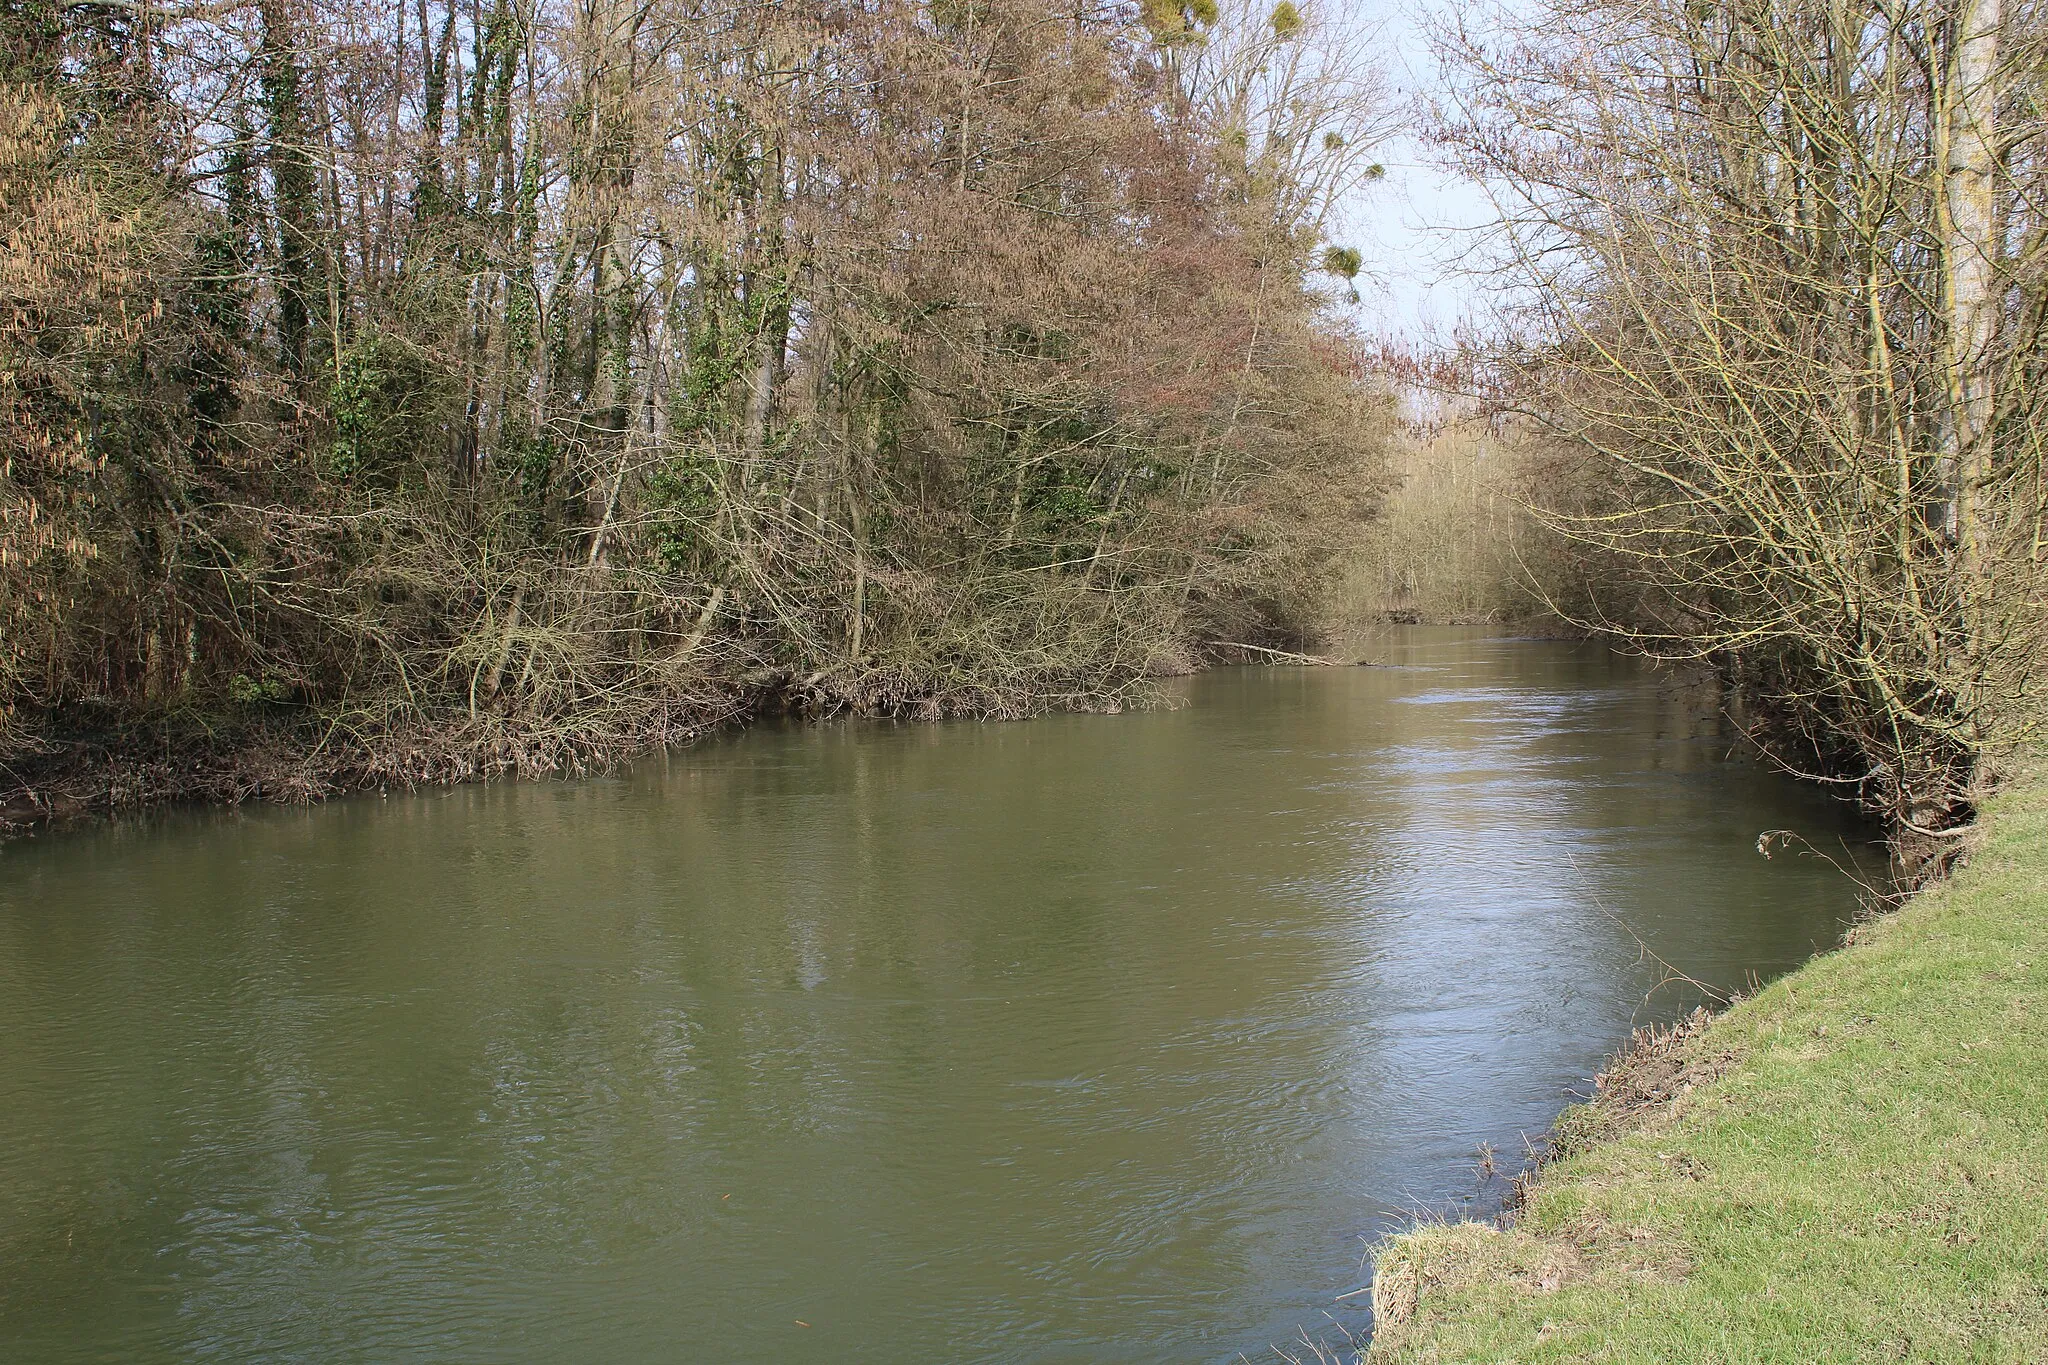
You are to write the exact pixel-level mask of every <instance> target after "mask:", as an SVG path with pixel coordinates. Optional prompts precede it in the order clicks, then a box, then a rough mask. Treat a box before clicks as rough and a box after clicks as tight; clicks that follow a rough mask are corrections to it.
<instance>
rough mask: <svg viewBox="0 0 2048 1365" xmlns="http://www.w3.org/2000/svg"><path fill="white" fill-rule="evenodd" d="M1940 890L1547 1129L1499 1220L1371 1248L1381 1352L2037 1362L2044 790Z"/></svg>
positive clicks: (1386, 1357) (2012, 808)
mask: <svg viewBox="0 0 2048 1365" xmlns="http://www.w3.org/2000/svg"><path fill="white" fill-rule="evenodd" d="M1986 817H1987V818H1986V819H1985V821H1984V829H1985V831H1986V834H1985V841H1984V843H1983V845H1982V847H1981V848H1980V849H1979V850H1978V852H1977V853H1976V854H1975V856H1974V857H1973V858H1972V859H1971V861H1970V862H1969V863H1968V865H1967V866H1965V867H1964V868H1963V869H1962V870H1961V871H1960V872H1959V873H1958V874H1957V875H1956V876H1955V877H1954V878H1953V879H1952V880H1950V881H1948V882H1947V883H1944V884H1942V885H1939V886H1936V887H1934V888H1932V889H1930V890H1928V891H1926V892H1924V893H1922V894H1921V895H1920V896H1919V897H1917V898H1916V899H1915V900H1913V901H1912V902H1910V903H1909V904H1908V905H1907V906H1906V907H1905V908H1904V909H1902V910H1900V911H1899V912H1898V913H1897V914H1894V915H1891V916H1889V917H1887V918H1885V919H1882V920H1879V921H1876V922H1873V923H1871V924H1868V925H1865V926H1863V927H1861V928H1859V929H1858V930H1857V931H1856V932H1855V933H1854V934H1853V935H1852V936H1851V942H1850V944H1849V945H1848V946H1846V947H1845V948H1843V949H1842V950H1841V951H1839V952H1836V953H1832V954H1829V955H1827V956H1824V957H1821V958H1818V959H1816V960H1815V961H1813V962H1811V963H1809V964H1808V965H1807V966H1805V967H1804V968H1802V969H1800V970H1799V971H1796V972H1793V973H1792V974H1790V975H1789V976H1786V977H1784V978H1783V979H1781V980H1780V981H1778V982H1777V983H1776V984H1774V985H1772V986H1771V987H1769V988H1768V989H1766V990H1764V991H1761V992H1759V993H1758V994H1757V995H1756V996H1755V997H1753V998H1751V999H1749V1000H1747V1001H1745V1002H1743V1003H1742V1004H1740V1005H1738V1006H1737V1007H1736V1008H1734V1009H1732V1010H1730V1011H1728V1012H1727V1013H1726V1014H1725V1015H1722V1016H1721V1017H1719V1018H1717V1019H1714V1020H1712V1021H1704V1020H1702V1021H1700V1022H1699V1023H1698V1024H1695V1025H1693V1026H1690V1027H1684V1028H1681V1029H1680V1030H1679V1032H1678V1034H1677V1035H1676V1036H1675V1037H1672V1038H1669V1039H1666V1040H1662V1041H1661V1042H1658V1043H1653V1044H1652V1045H1650V1046H1648V1047H1645V1048H1641V1049H1638V1050H1637V1052H1636V1053H1634V1054H1632V1055H1631V1056H1630V1057H1626V1058H1624V1059H1622V1060H1621V1061H1620V1062H1618V1063H1617V1065H1616V1067H1615V1068H1614V1069H1613V1070H1612V1071H1611V1072H1610V1073H1609V1076H1608V1077H1607V1078H1605V1079H1604V1082H1603V1085H1602V1093H1601V1095H1600V1096H1599V1097H1598V1098H1596V1099H1595V1100H1594V1101H1593V1102H1592V1103H1590V1104H1589V1105H1586V1106H1582V1107H1579V1108H1576V1109H1574V1110H1571V1111H1568V1112H1567V1114H1566V1115H1565V1117H1564V1118H1563V1119H1562V1120H1561V1121H1560V1123H1559V1126H1558V1130H1557V1137H1556V1145H1555V1155H1556V1157H1557V1160H1556V1161H1555V1163H1554V1164H1552V1165H1550V1166H1548V1167H1547V1168H1545V1169H1544V1170H1543V1172H1542V1173H1541V1174H1540V1176H1538V1177H1537V1178H1536V1179H1535V1180H1534V1181H1533V1183H1532V1184H1531V1186H1530V1189H1529V1192H1528V1198H1527V1200H1526V1203H1525V1204H1524V1206H1523V1208H1522V1209H1521V1211H1520V1213H1519V1215H1518V1216H1517V1217H1516V1218H1515V1219H1514V1221H1513V1224H1512V1226H1511V1227H1508V1228H1505V1229H1502V1228H1498V1227H1495V1226H1492V1225H1486V1224H1474V1223H1464V1224H1451V1225H1440V1226H1426V1227H1422V1228H1419V1229H1417V1230H1415V1231H1413V1232H1411V1233H1408V1234H1406V1235H1405V1236H1402V1237H1398V1238H1395V1239H1393V1240H1392V1241H1391V1242H1390V1243H1388V1244H1387V1245H1386V1246H1385V1247H1384V1248H1383V1250H1382V1251H1381V1253H1380V1256H1379V1261H1378V1276H1377V1280H1376V1284H1375V1290H1374V1307H1375V1310H1376V1313H1377V1316H1378V1327H1377V1334H1376V1338H1375V1340H1374V1342H1373V1345H1372V1347H1371V1349H1370V1351H1368V1352H1367V1354H1366V1357H1365V1359H1366V1360H1367V1361H1369V1362H1373V1365H1380V1363H1381V1362H1384V1363H1385V1365H1393V1363H1394V1362H1424V1361H1428V1362H1449V1361H1485V1362H1488V1363H1489V1365H1498V1363H1502V1362H1538V1361H1694V1362H1716V1361H1719V1362H1766V1361H1769V1362H1778V1361H1782V1362H1787V1363H1788V1365H1790V1363H1791V1362H1798V1363H1799V1365H1808V1363H1809V1362H1821V1361H1866V1360H1917V1361H1943V1362H1952V1361H2039V1360H2042V1359H2048V1205H2044V1202H2043V1200H2042V1198H2041V1190H2042V1188H2043V1186H2044V1182H2043V1175H2044V1172H2048V1062H2044V1059H2048V788H2044V787H2043V786H2042V785H2040V784H2038V783H2037V784H2034V785H2031V786H2028V787H2026V788H2024V789H2022V790H2018V791H2015V792H2012V793H2010V794H2008V795H2006V796H2004V797H2001V798H1998V799H1997V800H1995V801H1993V802H1992V803H1990V805H1989V807H1988V809H1987V811H1986Z"/></svg>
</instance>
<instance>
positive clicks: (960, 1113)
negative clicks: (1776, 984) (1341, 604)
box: [0, 628, 1867, 1365]
mask: <svg viewBox="0 0 2048 1365" xmlns="http://www.w3.org/2000/svg"><path fill="white" fill-rule="evenodd" d="M1376 650H1377V653H1378V655H1379V656H1380V657H1381V658H1383V659H1384V660H1385V662H1386V663H1387V664H1388V665H1389V666H1386V667H1377V668H1247V669H1226V670H1220V671H1217V672H1212V673H1208V674H1205V675H1202V676H1199V677H1196V678H1193V679H1189V680H1186V682H1185V684H1184V685H1183V686H1182V687H1181V688H1180V692H1181V694H1182V697H1183V700H1184V703H1185V704H1183V705H1181V706H1179V707H1177V708H1175V709H1168V710H1154V711H1147V712H1141V713H1136V714H1127V715H1121V716H1092V715H1075V716H1054V717H1049V718H1045V719H1041V720H1035V721H1029V722H1022V723H1012V724H974V723H946V724H936V725H931V724H926V725H915V724H902V725H895V724H884V723H849V724H828V725H810V726H805V725H788V726H767V727H761V728H757V729H754V730H751V731H748V732H744V733H738V734H734V735H731V736H726V737H720V738H717V739H713V740H709V741H706V742H704V743H702V744H699V745H697V746H696V747H693V748H689V749H685V750H680V751H677V752H674V753H672V754H669V755H666V756H663V757H661V758H659V759H656V760H652V761H649V762H646V763H643V764H640V765H637V766H635V767H633V768H630V769H627V770H624V771H622V772H621V773H619V774H617V775H615V776H612V777H608V778H601V779H597V780H589V781H580V782H548V783H536V784H524V785H500V786H490V787H468V788H458V789H453V790H447V791H435V792H429V793H424V794H420V795H416V796H400V795H399V794H397V793H393V794H392V795H391V796H390V797H389V798H388V799H380V798H379V797H377V796H375V795H372V796H369V797H366V798H356V799H350V800H346V801H339V802H335V803H332V804H329V805H327V806H324V807H319V808H315V809H311V810H295V809H277V808H260V809H259V808H250V809H243V810H238V811H197V812H194V811H186V812H179V813H174V814H168V815H162V816H157V817H152V818H149V819H145V820H134V821H128V822H124V823H121V824H117V825H110V826H104V827H100V828H97V829H90V830H85V831H79V832H72V833H60V834H55V835H46V836H43V837H39V838H35V839H30V840H25V841H21V842H17V843H14V844H11V845H8V846H5V847H0V1040H4V1041H0V1270H4V1274H0V1356H4V1357H5V1358H6V1359H8V1360H18V1361H24V1362H29V1361H34V1362H46V1361H47V1362H70V1361H81V1362H82V1361H99V1360H121V1361H130V1362H147V1361H199V1360H221V1361H243V1360H255V1359H268V1360H309V1361H321V1362H328V1361H358V1360H360V1361H427V1360H433V1361H478V1362H483V1361H490V1362H507V1361H520V1362H524V1361H534V1362H540V1361H574V1360H592V1361H596V1360H602V1361H607V1362H638V1361H675V1362H697V1361H720V1362H747V1361H760V1362H768V1361H775V1362H782V1361H790V1360H804V1359H811V1360H829V1361H888V1362H895V1363H897V1365H906V1363H914V1362H940V1361H946V1362H951V1361H1004V1362H1112V1361H1114V1362H1139V1361H1161V1362H1164V1361H1176V1362H1179V1361H1203V1360H1215V1361H1222V1360H1228V1359H1233V1358H1235V1356H1236V1354H1237V1353H1238V1352H1239V1351H1243V1352H1245V1353H1246V1354H1247V1355H1248V1356H1250V1357H1252V1358H1254V1359H1257V1358H1260V1357H1261V1354H1262V1352H1263V1351H1264V1348H1265V1345H1266V1344H1267V1343H1269V1342H1284V1341H1286V1340H1287V1339H1288V1338H1289V1337H1290V1336H1294V1334H1295V1333H1296V1332H1297V1331H1298V1330H1300V1329H1302V1328H1307V1329H1309V1330H1310V1331H1311V1332H1312V1333H1322V1334H1325V1335H1330V1334H1334V1333H1336V1332H1338V1331H1340V1330H1356V1329H1358V1328H1360V1327H1362V1326H1363V1325H1364V1321H1365V1318H1366V1313H1365V1310H1364V1304H1365V1301H1366V1300H1365V1298H1364V1296H1357V1297H1353V1298H1350V1299H1339V1298H1338V1297H1337V1296H1339V1295H1341V1294H1344V1293H1345V1292H1347V1291H1349V1290H1353V1289H1356V1288H1358V1287H1359V1286H1360V1285H1362V1284H1364V1283H1365V1278H1364V1275H1363V1273H1362V1270H1361V1264H1362V1259H1363V1257H1364V1254H1365V1251H1366V1248H1367V1245H1368V1243H1369V1240H1370V1239H1371V1238H1373V1237H1374V1236H1376V1235H1377V1234H1378V1233H1380V1232H1382V1231H1384V1230H1385V1229H1387V1228H1388V1227H1390V1226H1393V1225H1394V1224H1396V1223H1397V1222H1398V1221H1399V1220H1401V1219H1403V1218H1405V1217H1408V1216H1411V1215H1412V1214H1414V1213H1416V1212H1417V1211H1421V1210H1433V1211H1439V1212H1442V1211H1456V1210H1458V1209H1461V1208H1467V1207H1480V1208H1483V1207H1484V1206H1485V1205H1486V1203H1487V1201H1488V1200H1489V1199H1492V1198H1495V1197H1497V1194H1498V1190H1499V1187H1500V1185H1501V1184H1502V1180H1501V1179H1500V1178H1499V1177H1496V1178H1494V1179H1492V1180H1487V1179H1484V1178H1483V1172H1482V1168H1481V1167H1480V1163H1479V1158H1478V1153H1479V1151H1480V1149H1481V1145H1482V1144H1486V1145H1488V1146H1490V1147H1491V1148H1492V1149H1494V1150H1496V1151H1498V1152H1499V1153H1500V1164H1501V1166H1502V1167H1503V1172H1504V1173H1505V1172H1506V1171H1508V1170H1511V1169H1512V1168H1513V1166H1514V1165H1515V1164H1517V1163H1518V1162H1519V1161H1520V1159H1521V1155H1522V1152H1523V1150H1524V1148H1523V1143H1524V1138H1525V1136H1526V1137H1528V1138H1535V1137H1538V1136H1539V1135H1540V1134H1541V1133H1542V1132H1543V1131H1544V1129H1545V1128H1546V1127H1547V1126H1548V1125H1549V1123H1550V1121H1551V1120H1552V1118H1553V1117H1554V1116H1555V1114H1556V1112H1557V1110H1558V1109H1559V1108H1560V1107H1561V1106H1562V1105H1563V1104H1564V1103H1565V1102H1567V1101H1568V1100H1569V1099H1570V1098H1571V1096H1572V1094H1573V1093H1574V1091H1575V1090H1583V1088H1584V1083H1585V1080H1586V1077H1587V1076H1588V1075H1589V1073H1591V1072H1592V1071H1593V1070H1594V1069H1596V1068H1597V1066H1598V1065H1599V1063H1600V1062H1601V1060H1602V1058H1603V1056H1605V1055H1606V1054H1607V1053H1609V1052H1610V1051H1611V1050H1612V1049H1613V1048H1614V1047H1615V1046H1616V1044H1617V1043H1618V1042H1620V1041H1621V1040H1622V1039H1623V1038H1625V1037H1626V1036H1627V1034H1628V1031H1629V1029H1630V1027H1631V1025H1632V1024H1635V1023H1641V1022H1646V1021H1648V1020H1651V1019H1653V1018H1663V1017H1668V1016H1670V1015H1672V1014H1673V1013H1675V1012H1676V1011H1679V1010H1681V1009H1684V1008H1687V1007H1689V1006H1690V1005H1691V1004H1692V1003H1693V1001H1694V999H1696V993H1695V992H1694V991H1693V989H1692V988H1691V987H1689V986H1684V985H1683V984H1680V985H1676V986H1672V985H1666V986H1664V987H1662V988H1658V981H1659V979H1660V977H1661V976H1663V975H1664V968H1662V967H1660V966H1659V965H1658V960H1661V961H1662V962H1663V963H1666V964H1669V966H1670V967H1671V968H1675V969H1677V970H1679V971H1682V972H1683V973H1685V974H1687V975H1689V976H1691V977H1693V978H1695V979H1696V980H1698V981H1700V982H1704V983H1707V984H1709V985H1711V986H1714V987H1718V988H1729V987H1736V986H1740V985H1743V984H1744V983H1747V982H1751V981H1755V980H1759V979H1765V980H1767V979H1769V978H1770V977H1772V976H1773V975H1775V974H1777V973H1780V972H1782V971H1784V970H1786V969H1788V968H1790V967H1793V966H1795V965H1797V964H1798V963H1799V962H1801V961H1802V960H1804V959H1805V958H1806V957H1808V956H1809V955H1810V954H1812V953H1813V952H1814V951H1816V950H1817V949H1821V948H1824V947H1826V946H1828V945H1830V944H1831V943H1832V942H1834V941H1835V940H1836V938H1837V937H1838V935H1839V933H1840V931H1841V929H1842V928H1843V926H1844V925H1845V924H1846V923H1847V921H1848V918H1849V917H1850V916H1851V915H1852V913H1853V911H1854V909H1855V905H1856V890H1855V887H1854V886H1853V885H1852V884H1851V882H1850V880H1849V879H1848V878H1847V877H1846V876H1845V875H1843V874H1842V873H1841V872H1840V871H1838V870H1837V869H1836V868H1835V867H1834V866H1833V865H1831V864H1830V863H1829V862H1827V861H1824V860H1821V859H1817V858H1811V857H1798V856H1792V855H1787V854H1780V855H1779V856H1777V857H1774V858H1772V859H1769V860H1766V859H1765V858H1763V857H1761V856H1759V855H1758V853H1757V851H1756V847H1755V846H1756V841H1757V836H1758V834H1759V833H1760V832H1762V831H1764V830H1769V829H1778V828H1790V829H1794V830H1797V831H1799V832H1800V833H1801V834H1803V835H1804V836H1805V837H1806V838H1808V839H1809V840H1810V841H1811V842H1812V843H1813V844H1814V845H1816V846H1818V847H1821V848H1824V849H1827V850H1828V851H1830V852H1831V853H1832V854H1833V855H1834V857H1835V859H1836V860H1837V861H1840V860H1842V859H1844V857H1845V856H1846V854H1845V851H1846V850H1851V849H1853V850H1854V851H1855V853H1856V854H1857V855H1858V856H1865V850H1864V849H1863V847H1862V846H1861V845H1860V844H1859V843H1858V842H1857V841H1858V840H1860V839H1862V838H1866V837H1867V833H1866V832H1865V831H1864V830H1863V829H1862V827H1860V826H1859V825H1857V824H1856V823H1855V822H1854V821H1853V820H1851V819H1850V818H1849V817H1848V816H1847V815H1846V814H1845V813H1844V812H1843V811H1842V810H1841V809H1839V808H1838V807H1836V806H1834V805H1832V804H1830V803H1829V802H1828V801H1827V800H1826V799H1825V798H1824V797H1822V796H1821V795H1819V794H1817V793H1816V792H1814V791H1813V790H1810V789H1806V788H1802V787H1799V786H1796V785H1795V784H1793V783H1791V782H1789V781H1787V780H1785V779H1783V778H1780V777H1777V776H1775V775H1772V774H1770V773H1767V772H1764V771H1761V770H1759V769H1758V768H1757V767H1756V766H1754V765H1752V764H1749V763H1747V762H1743V761H1739V760H1731V759H1730V753H1731V748H1732V746H1731V742H1730V739H1729V737H1728V735H1727V734H1726V732H1725V731H1724V730H1723V729H1722V728H1721V727H1720V726H1719V725H1718V724H1717V723H1716V721H1715V718H1714V715H1713V712H1712V710H1711V708H1710V707H1706V706H1703V704H1702V702H1701V699H1700V698H1699V696H1698V695H1697V694H1696V693H1694V692H1691V691H1688V690H1687V689H1685V688H1683V687H1680V686H1678V685H1676V684H1675V683H1673V682H1672V681H1671V680H1670V679H1669V678H1667V677H1663V676H1659V675H1657V674H1654V673H1651V672H1649V671H1648V670H1646V669H1644V668H1643V667H1641V666H1640V665H1638V664H1636V663H1634V662H1632V661H1630V660H1626V659H1622V658H1618V657H1616V656H1613V655H1611V654H1609V653H1607V652H1606V651H1604V650H1602V649H1601V648H1599V647H1598V646H1594V645H1587V644H1574V643H1564V642H1549V641H1527V640H1512V639H1503V638H1498V637H1496V636H1495V635H1494V634H1493V633H1491V632H1488V631H1484V630H1459V629H1427V628H1416V629H1407V630H1400V631H1395V632H1393V633H1392V634H1390V635H1389V636H1388V637H1386V638H1385V639H1384V640H1382V641H1381V642H1379V644H1378V645H1377V646H1376ZM1266 1358H1269V1359H1270V1358H1272V1357H1266Z"/></svg>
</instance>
